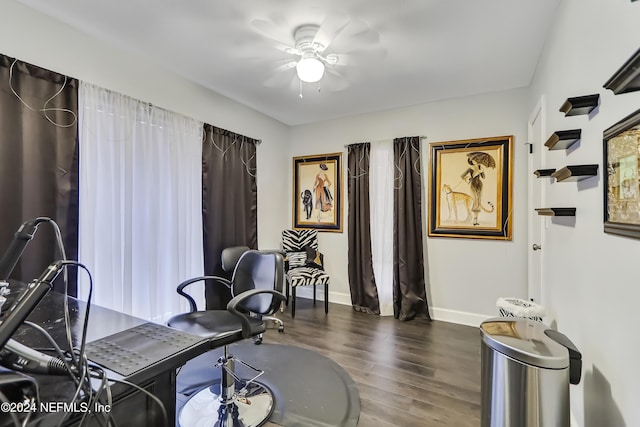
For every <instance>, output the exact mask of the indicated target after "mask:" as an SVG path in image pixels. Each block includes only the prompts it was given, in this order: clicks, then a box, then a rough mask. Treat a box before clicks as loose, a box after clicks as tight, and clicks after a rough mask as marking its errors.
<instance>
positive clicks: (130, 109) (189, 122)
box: [78, 82, 204, 322]
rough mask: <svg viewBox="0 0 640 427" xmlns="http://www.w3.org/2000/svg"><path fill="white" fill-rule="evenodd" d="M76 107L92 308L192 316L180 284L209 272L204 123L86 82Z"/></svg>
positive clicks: (83, 255)
mask: <svg viewBox="0 0 640 427" xmlns="http://www.w3.org/2000/svg"><path fill="white" fill-rule="evenodd" d="M78 107H79V108H78V110H79V112H80V114H79V123H80V133H79V138H80V141H79V145H80V209H79V211H80V214H79V215H80V226H79V260H80V262H82V263H84V264H85V265H86V266H87V267H88V268H89V270H90V271H91V273H92V275H93V279H94V288H93V292H94V294H93V303H95V304H98V305H101V306H104V307H108V308H112V309H115V310H118V311H121V312H124V313H128V314H131V315H134V316H138V317H141V318H144V319H148V320H153V321H157V322H162V321H164V320H166V319H167V318H168V317H169V316H171V315H172V314H175V313H179V312H184V311H186V308H187V305H186V303H185V301H184V298H181V297H179V296H178V294H177V293H176V291H175V289H176V286H177V285H178V284H179V283H180V282H181V281H183V280H185V279H187V278H190V277H194V276H198V275H202V274H203V272H204V261H203V241H202V239H203V237H202V129H203V123H202V122H198V121H197V120H193V119H190V118H187V117H183V116H180V115H178V114H175V113H172V112H169V111H166V110H162V109H160V108H157V107H154V106H151V105H149V104H146V103H143V102H141V101H138V100H135V99H132V98H129V97H127V96H124V95H121V94H118V93H114V92H111V91H108V90H106V89H102V88H99V87H96V86H93V85H90V84H87V83H82V82H81V84H80V88H79V105H78ZM79 276H80V277H79V280H81V282H80V285H79V295H80V297H81V298H84V299H86V297H87V291H88V283H87V280H86V279H85V278H83V275H82V274H79ZM194 294H195V295H194V296H200V298H199V299H200V301H198V302H199V303H200V304H202V301H203V299H204V296H203V295H202V296H201V295H200V293H199V292H197V293H194Z"/></svg>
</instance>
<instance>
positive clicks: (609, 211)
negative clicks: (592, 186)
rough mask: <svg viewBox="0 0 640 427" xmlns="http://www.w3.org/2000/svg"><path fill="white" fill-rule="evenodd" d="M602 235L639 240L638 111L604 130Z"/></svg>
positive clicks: (639, 112) (639, 159) (639, 155)
mask: <svg viewBox="0 0 640 427" xmlns="http://www.w3.org/2000/svg"><path fill="white" fill-rule="evenodd" d="M603 142H604V166H605V167H606V168H607V173H606V174H605V175H604V232H605V233H611V234H617V235H620V236H626V237H633V238H636V239H640V110H637V111H635V112H634V113H632V114H630V115H628V116H627V117H625V118H624V119H622V120H620V121H619V122H617V123H616V124H614V125H613V126H611V127H610V128H608V129H607V130H605V131H604V134H603Z"/></svg>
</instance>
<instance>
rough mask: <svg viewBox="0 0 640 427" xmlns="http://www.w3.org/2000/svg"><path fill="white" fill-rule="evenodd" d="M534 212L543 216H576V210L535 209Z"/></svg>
mask: <svg viewBox="0 0 640 427" xmlns="http://www.w3.org/2000/svg"><path fill="white" fill-rule="evenodd" d="M536 212H538V215H544V216H576V208H537V209H536Z"/></svg>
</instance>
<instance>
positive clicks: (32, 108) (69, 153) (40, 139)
mask: <svg viewBox="0 0 640 427" xmlns="http://www.w3.org/2000/svg"><path fill="white" fill-rule="evenodd" d="M77 113H78V81H77V80H76V79H71V78H68V77H65V76H64V75H61V74H58V73H54V72H52V71H48V70H45V69H42V68H39V67H36V66H34V65H30V64H27V63H24V62H22V61H17V60H15V59H13V58H9V57H7V56H4V55H0V206H1V208H0V211H1V212H2V213H0V256H1V255H2V254H4V252H5V250H6V248H7V247H8V246H9V244H10V243H11V241H12V239H13V235H14V234H15V232H16V231H17V230H18V228H19V227H20V225H21V224H22V223H23V222H25V221H27V220H30V219H33V218H36V217H49V218H52V219H53V220H54V221H55V222H56V223H57V224H58V225H59V227H60V230H61V233H62V240H63V243H64V247H65V251H66V255H67V258H69V259H74V260H77V259H78V125H77ZM60 258H61V255H60V253H59V252H57V244H56V238H55V233H54V230H53V227H51V226H50V225H49V224H46V223H45V224H41V225H40V226H39V227H38V231H37V232H36V233H35V235H34V238H33V239H32V241H31V242H30V243H29V244H28V246H27V248H26V249H25V251H24V253H23V255H22V258H21V260H20V262H19V263H18V264H17V265H16V268H15V269H14V271H13V274H12V275H11V276H10V277H11V278H12V279H16V280H21V281H25V282H28V281H31V280H33V279H34V278H37V277H38V276H40V274H41V273H42V272H43V271H44V269H45V268H46V267H47V266H48V265H49V264H50V263H51V262H53V261H55V260H58V259H60ZM68 271H69V279H70V280H69V293H70V294H71V295H74V296H75V295H76V280H75V278H76V274H75V269H73V268H70V269H69V270H68ZM58 282H59V281H58ZM58 282H57V283H56V289H57V290H62V288H61V283H58Z"/></svg>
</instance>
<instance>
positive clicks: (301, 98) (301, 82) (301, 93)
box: [299, 80, 304, 99]
mask: <svg viewBox="0 0 640 427" xmlns="http://www.w3.org/2000/svg"><path fill="white" fill-rule="evenodd" d="M299 82H300V99H302V98H304V97H303V96H302V80H299Z"/></svg>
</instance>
